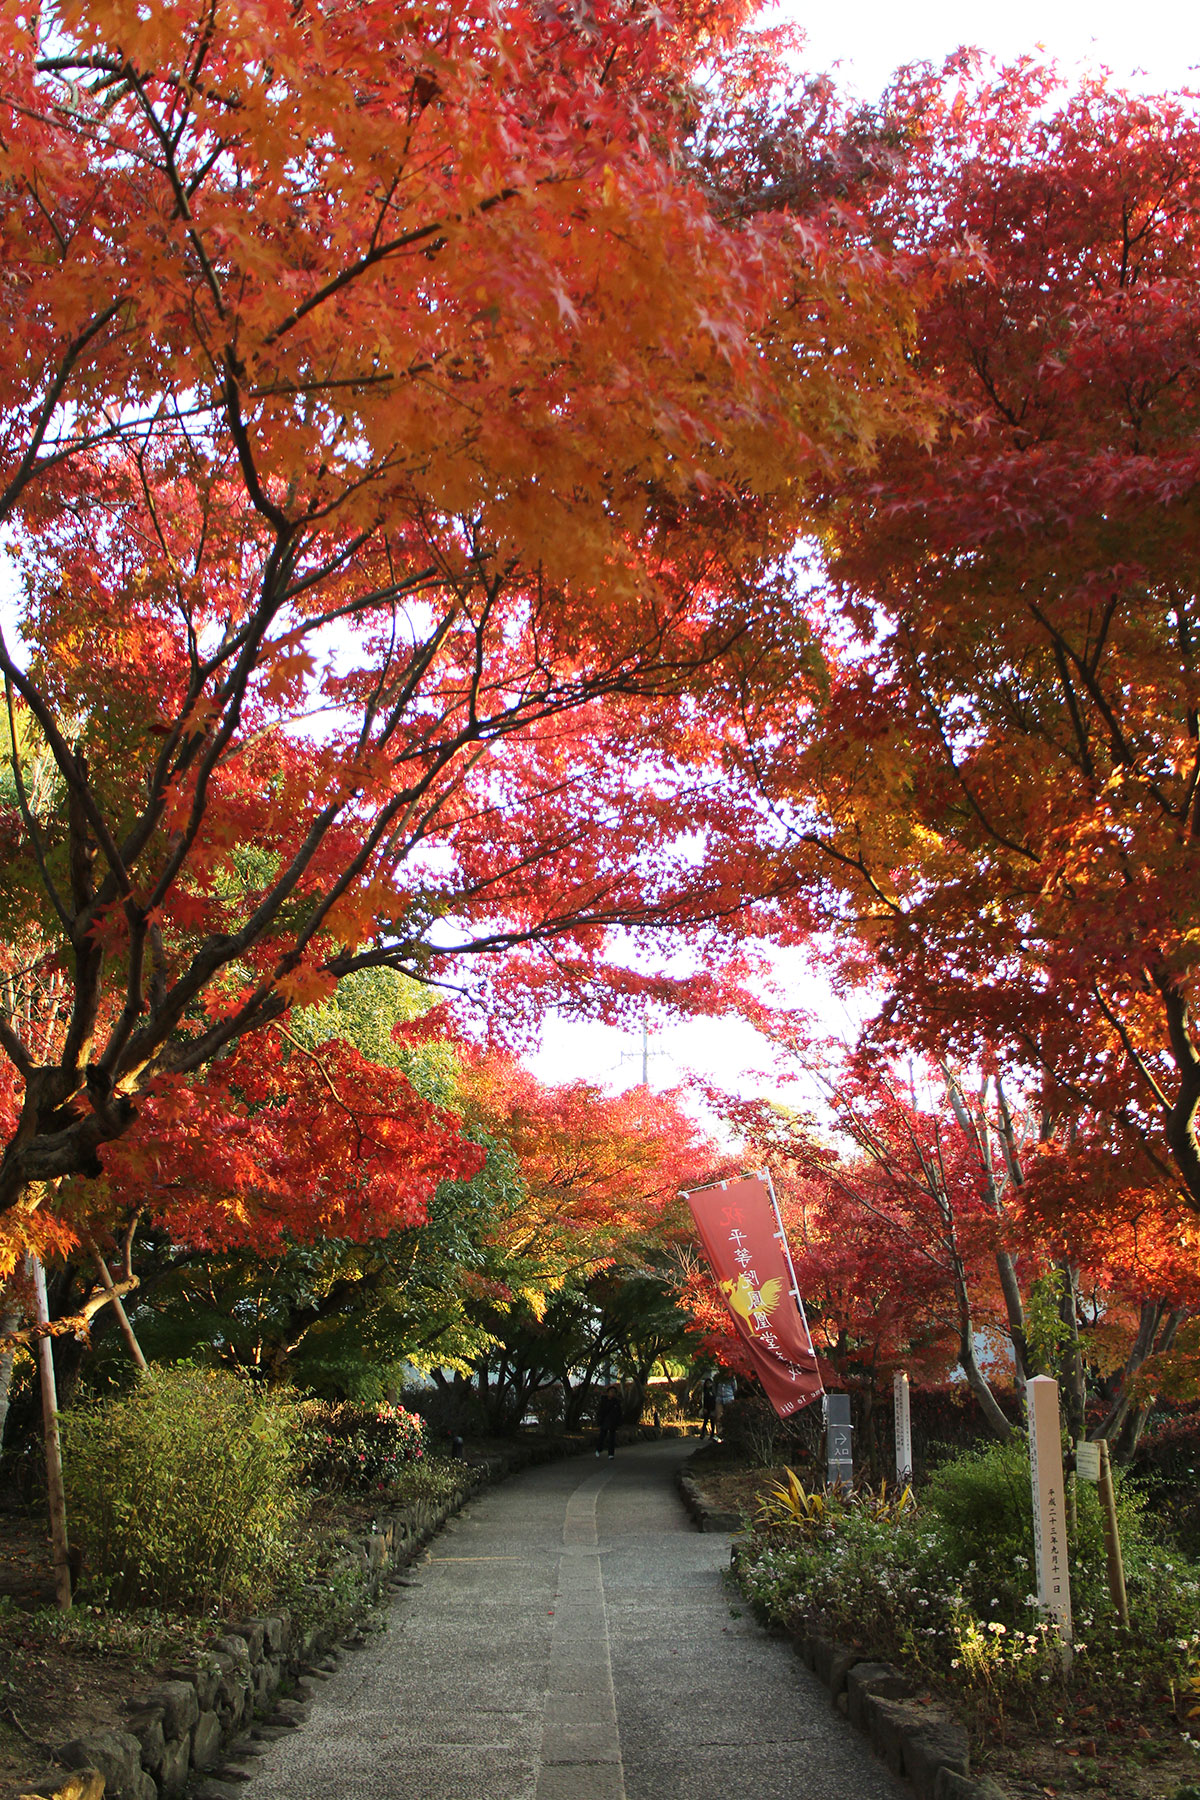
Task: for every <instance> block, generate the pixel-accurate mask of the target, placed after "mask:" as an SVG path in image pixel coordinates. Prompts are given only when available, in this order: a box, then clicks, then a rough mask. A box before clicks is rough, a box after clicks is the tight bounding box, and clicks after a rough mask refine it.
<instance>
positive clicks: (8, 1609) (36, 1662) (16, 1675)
mask: <svg viewBox="0 0 1200 1800" xmlns="http://www.w3.org/2000/svg"><path fill="white" fill-rule="evenodd" d="M53 1600H54V1590H53V1584H52V1582H51V1579H50V1547H49V1543H48V1540H47V1537H46V1534H45V1531H44V1529H43V1528H42V1527H41V1525H40V1522H39V1521H37V1520H35V1519H31V1518H29V1517H28V1516H26V1515H25V1514H23V1513H13V1512H0V1800H16V1797H17V1796H18V1795H22V1794H52V1793H53V1792H54V1789H55V1788H56V1787H58V1786H59V1785H61V1782H62V1779H63V1770H62V1769H61V1768H58V1769H56V1768H55V1766H54V1765H53V1764H52V1763H51V1762H50V1760H49V1757H48V1754H47V1753H48V1751H49V1749H50V1747H51V1745H53V1744H63V1743H66V1742H67V1741H68V1740H69V1739H71V1738H73V1737H78V1736H80V1735H81V1734H82V1733H83V1732H87V1731H97V1730H104V1729H113V1728H119V1727H120V1726H122V1725H123V1723H124V1713H123V1710H122V1702H123V1701H124V1700H125V1699H126V1698H127V1697H128V1696H129V1695H130V1694H131V1693H132V1692H133V1691H134V1689H135V1688H136V1687H138V1686H145V1685H146V1677H147V1675H148V1674H150V1673H151V1672H152V1670H153V1666H154V1665H153V1664H152V1663H147V1662H145V1661H139V1660H138V1659H137V1658H136V1657H132V1656H123V1655H114V1654H113V1652H112V1651H111V1650H104V1651H91V1650H88V1649H84V1648H73V1649H70V1650H64V1649H62V1648H61V1647H60V1646H59V1645H57V1644H55V1643H54V1642H53V1641H52V1640H50V1639H48V1638H47V1637H46V1635H45V1634H44V1633H43V1632H42V1631H41V1630H39V1629H38V1627H37V1621H36V1613H37V1610H38V1609H41V1608H44V1607H48V1606H50V1605H52V1604H53ZM84 1629H85V1630H86V1627H84Z"/></svg>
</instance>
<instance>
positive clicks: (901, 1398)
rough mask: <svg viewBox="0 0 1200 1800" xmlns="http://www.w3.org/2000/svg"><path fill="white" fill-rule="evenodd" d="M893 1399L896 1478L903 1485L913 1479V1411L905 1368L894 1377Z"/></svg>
mask: <svg viewBox="0 0 1200 1800" xmlns="http://www.w3.org/2000/svg"><path fill="white" fill-rule="evenodd" d="M892 1399H893V1404H894V1406H895V1410H896V1480H897V1482H898V1483H899V1484H900V1486H903V1485H904V1484H905V1483H906V1482H909V1481H911V1480H912V1467H913V1458H912V1412H911V1410H910V1407H909V1391H908V1376H907V1375H906V1374H905V1373H904V1371H903V1369H901V1370H899V1371H898V1372H897V1373H896V1374H895V1375H893V1377H892Z"/></svg>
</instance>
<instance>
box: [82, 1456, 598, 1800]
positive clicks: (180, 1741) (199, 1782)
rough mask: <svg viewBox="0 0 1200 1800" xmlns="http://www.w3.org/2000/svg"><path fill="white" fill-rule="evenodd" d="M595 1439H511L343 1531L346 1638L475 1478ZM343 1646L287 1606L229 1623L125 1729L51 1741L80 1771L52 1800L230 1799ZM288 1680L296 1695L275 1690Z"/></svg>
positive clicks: (350, 1640) (352, 1643) (135, 1706)
mask: <svg viewBox="0 0 1200 1800" xmlns="http://www.w3.org/2000/svg"><path fill="white" fill-rule="evenodd" d="M591 1447H592V1444H591V1438H590V1436H587V1437H580V1438H578V1439H572V1440H570V1441H569V1442H567V1441H564V1440H562V1439H547V1440H545V1441H544V1442H538V1441H536V1440H535V1441H533V1442H529V1443H525V1444H520V1445H515V1446H514V1447H513V1449H512V1450H511V1451H509V1452H507V1453H506V1454H504V1455H500V1456H488V1457H483V1458H480V1459H479V1460H478V1461H474V1462H470V1463H465V1464H464V1465H463V1481H462V1484H461V1488H460V1491H459V1493H458V1495H457V1496H456V1497H455V1498H454V1499H452V1500H448V1501H444V1502H437V1503H435V1502H432V1501H428V1500H418V1501H416V1502H414V1503H413V1505H411V1506H408V1507H404V1508H402V1509H401V1510H399V1511H397V1512H395V1513H393V1514H392V1515H391V1516H390V1517H388V1518H385V1519H384V1521H383V1523H382V1524H379V1523H377V1524H376V1525H375V1526H374V1527H373V1528H372V1529H371V1530H369V1531H366V1532H360V1533H357V1534H356V1533H352V1532H346V1533H345V1534H344V1535H343V1536H342V1538H341V1540H340V1542H341V1547H342V1557H341V1560H340V1567H341V1568H342V1569H348V1568H355V1567H357V1568H358V1569H359V1570H360V1571H361V1573H362V1576H363V1579H364V1605H363V1607H362V1609H361V1610H360V1611H359V1613H358V1615H357V1618H356V1621H355V1624H354V1625H353V1626H352V1628H351V1631H350V1634H349V1636H348V1637H347V1638H346V1639H344V1640H343V1642H344V1643H345V1644H346V1645H348V1646H349V1648H351V1649H359V1648H361V1647H362V1645H363V1644H364V1643H365V1642H366V1641H367V1640H366V1635H365V1633H364V1631H363V1628H362V1626H363V1620H364V1618H365V1617H366V1616H367V1615H368V1613H369V1612H370V1609H371V1608H372V1607H373V1606H374V1605H376V1604H377V1603H378V1601H379V1600H380V1599H381V1598H382V1597H383V1594H384V1590H385V1589H386V1588H388V1587H403V1586H405V1585H407V1583H406V1582H405V1579H404V1575H403V1571H404V1570H405V1569H406V1568H407V1567H408V1565H409V1564H410V1563H411V1562H412V1561H413V1559H414V1558H415V1557H416V1555H417V1553H418V1552H419V1551H420V1550H421V1549H422V1547H423V1546H424V1545H425V1544H427V1543H428V1542H429V1541H430V1539H431V1538H433V1537H434V1536H436V1534H437V1533H438V1532H439V1531H440V1530H441V1528H442V1526H443V1525H444V1524H445V1523H446V1521H447V1519H449V1518H450V1517H451V1515H452V1514H454V1513H456V1512H458V1511H459V1510H460V1508H461V1507H463V1506H464V1505H465V1504H466V1502H467V1501H468V1500H469V1499H470V1498H471V1497H472V1496H473V1495H474V1494H476V1493H478V1492H479V1490H480V1489H481V1488H483V1487H486V1486H490V1485H491V1484H492V1483H494V1482H497V1481H503V1480H504V1479H505V1478H506V1477H507V1476H509V1475H513V1474H516V1473H518V1472H519V1471H520V1470H522V1469H526V1468H530V1467H532V1466H534V1465H535V1464H539V1463H544V1462H551V1461H555V1460H557V1459H558V1458H560V1457H564V1456H577V1455H579V1454H581V1453H582V1452H583V1451H585V1450H589V1449H591ZM342 1654H343V1650H342V1648H341V1646H340V1645H339V1643H338V1640H337V1635H336V1633H334V1632H332V1631H325V1630H321V1629H318V1628H316V1627H308V1628H306V1629H304V1630H299V1629H297V1627H296V1626H295V1624H294V1622H293V1620H292V1619H291V1617H290V1616H289V1615H288V1614H287V1613H286V1612H282V1611H281V1612H277V1613H271V1614H268V1615H266V1616H264V1617H262V1618H257V1619H239V1620H237V1621H234V1622H232V1623H230V1624H229V1625H228V1626H227V1629H226V1634H225V1636H224V1637H222V1638H219V1639H217V1640H216V1642H215V1643H214V1644H212V1645H211V1646H210V1647H209V1648H207V1649H206V1650H204V1651H202V1652H201V1653H200V1654H199V1655H198V1656H197V1657H196V1658H195V1659H194V1660H190V1661H188V1662H186V1663H181V1664H179V1665H178V1666H177V1667H174V1668H171V1669H168V1671H167V1673H166V1677H165V1679H163V1680H162V1681H160V1682H158V1683H156V1685H155V1686H154V1687H152V1688H149V1689H147V1690H146V1691H145V1692H143V1693H138V1694H134V1695H132V1696H131V1698H130V1699H129V1700H128V1701H127V1702H126V1711H127V1713H128V1721H127V1727H128V1728H127V1729H126V1730H124V1731H95V1732H89V1733H88V1734H87V1735H86V1736H85V1737H78V1738H72V1739H71V1741H70V1742H69V1743H66V1744H63V1745H61V1746H59V1747H58V1748H57V1749H56V1750H55V1752H54V1760H55V1761H56V1762H57V1763H59V1764H61V1765H62V1766H63V1767H65V1768H67V1769H70V1770H73V1771H76V1773H75V1774H74V1775H73V1776H71V1777H68V1780H67V1782H66V1783H65V1784H64V1785H63V1786H62V1789H61V1792H60V1795H58V1796H56V1797H55V1800H67V1796H71V1800H76V1796H78V1800H182V1797H183V1796H185V1795H186V1796H187V1797H188V1800H238V1795H239V1787H238V1785H237V1784H238V1783H240V1782H242V1781H247V1780H248V1779H249V1771H248V1769H246V1768H245V1766H244V1764H245V1762H246V1761H247V1760H253V1759H254V1758H255V1757H258V1756H261V1755H262V1754H263V1752H264V1750H265V1748H266V1745H267V1744H268V1743H269V1742H270V1741H271V1740H272V1739H274V1738H278V1737H282V1736H284V1735H285V1734H286V1733H287V1732H289V1731H294V1730H295V1729H296V1727H297V1726H299V1725H302V1724H303V1723H304V1720H305V1719H306V1718H307V1717H308V1710H309V1706H308V1703H309V1702H310V1701H311V1699H312V1697H313V1693H314V1688H313V1685H312V1684H313V1682H314V1681H316V1682H320V1681H327V1680H328V1678H329V1675H330V1673H331V1672H332V1670H334V1669H335V1668H336V1667H337V1665H338V1662H339V1661H340V1660H341V1658H342ZM285 1684H287V1685H288V1686H289V1687H290V1688H291V1690H292V1693H293V1694H294V1695H295V1698H286V1699H284V1698H280V1692H279V1691H280V1689H281V1688H282V1687H283V1686H284V1685H285Z"/></svg>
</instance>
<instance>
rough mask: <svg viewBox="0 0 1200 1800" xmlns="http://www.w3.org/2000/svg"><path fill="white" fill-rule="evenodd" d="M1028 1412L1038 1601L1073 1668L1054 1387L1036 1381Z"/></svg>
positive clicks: (1044, 1378)
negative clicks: (1051, 1621)
mask: <svg viewBox="0 0 1200 1800" xmlns="http://www.w3.org/2000/svg"><path fill="white" fill-rule="evenodd" d="M1025 1397H1026V1404H1027V1406H1028V1408H1029V1471H1030V1476H1031V1479H1032V1484H1033V1546H1034V1551H1035V1554H1036V1557H1037V1590H1038V1601H1039V1603H1040V1605H1041V1607H1042V1610H1043V1612H1046V1613H1048V1614H1049V1615H1050V1617H1051V1618H1052V1619H1053V1620H1054V1622H1055V1624H1056V1625H1057V1626H1058V1634H1059V1637H1060V1638H1061V1640H1062V1652H1063V1666H1064V1668H1070V1666H1071V1648H1072V1629H1071V1577H1070V1569H1069V1566H1068V1561H1067V1522H1066V1483H1065V1481H1064V1480H1063V1462H1062V1426H1061V1424H1060V1422H1059V1413H1058V1383H1057V1381H1054V1380H1052V1379H1051V1377H1050V1376H1049V1375H1035V1376H1034V1378H1033V1380H1032V1381H1030V1382H1029V1383H1028V1384H1027V1386H1026V1389H1025Z"/></svg>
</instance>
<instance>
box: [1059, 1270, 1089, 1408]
mask: <svg viewBox="0 0 1200 1800" xmlns="http://www.w3.org/2000/svg"><path fill="white" fill-rule="evenodd" d="M1058 1266H1059V1268H1060V1270H1061V1271H1062V1275H1063V1284H1064V1285H1063V1290H1062V1293H1061V1295H1060V1296H1059V1302H1058V1311H1059V1317H1060V1318H1061V1320H1062V1322H1063V1325H1064V1326H1065V1327H1066V1330H1067V1333H1068V1336H1067V1342H1066V1344H1065V1345H1064V1347H1063V1353H1062V1357H1061V1359H1060V1370H1059V1379H1060V1381H1061V1383H1062V1390H1063V1393H1064V1395H1065V1397H1066V1415H1067V1431H1068V1433H1069V1434H1070V1436H1071V1437H1072V1438H1073V1439H1076V1440H1078V1439H1079V1438H1081V1437H1083V1436H1084V1434H1085V1431H1086V1423H1085V1417H1086V1413H1087V1385H1086V1381H1085V1378H1084V1369H1083V1355H1082V1352H1081V1351H1080V1348H1079V1304H1078V1303H1079V1293H1078V1284H1077V1279H1076V1271H1075V1269H1074V1268H1073V1267H1072V1266H1071V1263H1070V1262H1069V1261H1064V1262H1061V1263H1060V1264H1059V1265H1058Z"/></svg>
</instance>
